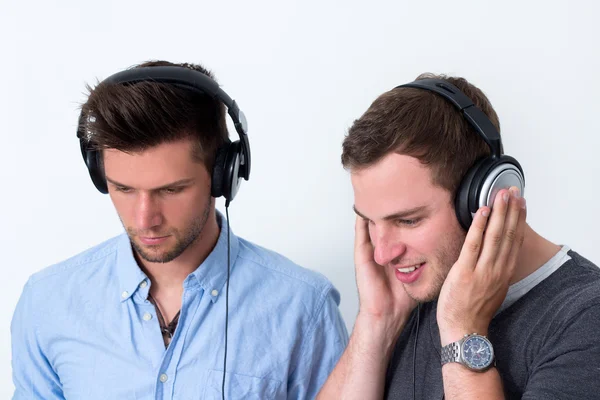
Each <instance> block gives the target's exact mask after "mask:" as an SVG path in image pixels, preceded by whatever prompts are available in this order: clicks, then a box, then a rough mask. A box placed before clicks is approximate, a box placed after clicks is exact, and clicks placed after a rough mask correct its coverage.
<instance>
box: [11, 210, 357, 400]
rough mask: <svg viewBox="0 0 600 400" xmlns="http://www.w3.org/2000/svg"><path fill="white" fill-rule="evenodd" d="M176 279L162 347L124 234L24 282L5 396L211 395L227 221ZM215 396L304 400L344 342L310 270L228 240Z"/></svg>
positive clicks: (334, 309)
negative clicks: (11, 387)
mask: <svg viewBox="0 0 600 400" xmlns="http://www.w3.org/2000/svg"><path fill="white" fill-rule="evenodd" d="M219 220H220V221H221V220H223V222H225V223H224V224H222V229H221V233H220V236H219V239H218V242H217V244H216V246H215V248H214V249H213V251H212V252H211V254H210V255H209V256H208V257H207V258H206V260H205V261H204V262H203V263H202V264H201V265H200V266H199V267H198V269H197V270H196V271H195V272H193V273H192V274H190V275H189V276H188V277H187V278H186V279H185V281H184V284H183V287H184V293H183V298H182V308H181V314H180V317H179V323H178V326H177V329H176V331H175V334H174V336H173V338H172V341H171V343H170V344H169V346H168V348H167V349H165V345H164V342H163V338H162V335H161V332H160V328H159V323H158V319H157V316H156V311H155V308H154V306H153V305H152V303H150V302H149V301H147V297H148V290H149V289H150V280H149V279H148V277H147V276H146V275H145V274H144V273H143V272H142V270H141V269H140V268H139V267H138V265H137V263H136V261H135V259H134V257H133V253H132V249H131V244H130V242H129V238H128V237H127V235H126V234H122V235H120V236H117V237H115V238H113V239H110V240H108V241H106V242H104V243H102V244H100V245H98V246H96V247H94V248H92V249H89V250H87V251H85V252H83V253H81V254H79V255H77V256H75V257H73V258H71V259H68V260H66V261H64V262H61V263H59V264H56V265H53V266H51V267H48V268H46V269H44V270H42V271H40V272H38V273H36V274H34V275H32V276H31V277H30V279H29V280H28V282H27V284H26V285H25V288H24V290H23V293H22V295H21V298H20V299H19V302H18V305H17V308H16V310H15V313H14V316H13V320H12V324H11V332H12V352H13V354H12V368H13V381H14V384H15V386H16V391H15V393H14V397H13V399H15V400H17V399H18V400H20V399H43V400H54V399H69V400H70V399H73V400H75V399H85V400H94V399H98V400H100V399H101V400H107V399H110V400H120V399H123V400H140V399H182V400H188V399H221V383H222V378H223V372H222V371H223V352H224V330H225V288H226V287H225V282H226V279H227V224H226V221H225V219H224V218H222V217H221V215H220V214H219ZM230 240H231V261H232V264H231V278H230V287H229V328H228V345H227V346H228V347H227V371H226V386H225V398H226V399H228V400H233V399H246V400H251V399H313V398H314V397H315V396H316V394H317V392H318V391H319V389H320V387H321V386H322V385H323V383H324V382H325V380H326V379H327V376H328V375H329V373H330V372H331V370H332V369H333V368H334V366H335V364H336V363H337V361H338V359H339V357H340V356H341V354H342V352H343V351H344V348H345V347H346V344H347V341H348V333H347V331H346V328H345V325H344V322H343V320H342V318H341V315H340V313H339V310H338V305H339V301H340V296H339V293H338V291H337V290H336V289H335V288H334V287H333V286H332V285H331V283H330V282H329V281H328V280H327V279H325V277H323V276H322V275H320V274H318V273H316V272H314V271H310V270H307V269H304V268H301V267H299V266H297V265H295V264H294V263H292V262H291V261H290V260H288V259H286V258H285V257H283V256H281V255H279V254H277V253H275V252H273V251H270V250H267V249H265V248H262V247H259V246H257V245H255V244H252V243H250V242H248V241H246V240H244V239H242V238H238V237H236V236H235V235H234V234H233V233H232V234H231V238H230Z"/></svg>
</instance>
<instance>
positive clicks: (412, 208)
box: [351, 153, 465, 302]
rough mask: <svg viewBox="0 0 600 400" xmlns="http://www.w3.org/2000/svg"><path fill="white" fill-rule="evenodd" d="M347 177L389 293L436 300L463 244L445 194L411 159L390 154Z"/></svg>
mask: <svg viewBox="0 0 600 400" xmlns="http://www.w3.org/2000/svg"><path fill="white" fill-rule="evenodd" d="M351 176H352V178H351V179H352V186H353V188H354V207H355V210H356V212H357V214H358V215H360V216H362V217H363V218H365V219H366V220H368V221H369V235H370V237H371V241H372V243H373V246H374V248H375V254H374V259H375V262H377V264H379V265H381V266H382V267H383V268H385V270H386V273H387V274H388V277H389V280H390V282H391V284H392V288H393V289H394V290H401V289H402V288H401V287H400V285H403V286H404V289H405V290H406V293H408V295H409V296H410V297H412V298H413V299H415V300H417V301H420V302H426V301H431V300H434V299H436V298H437V297H438V295H439V293H440V290H441V288H442V285H443V283H444V280H445V279H446V276H447V275H448V272H449V271H450V268H451V267H452V265H453V264H454V262H455V261H456V260H457V259H458V255H459V253H460V250H461V247H462V244H463V242H464V239H465V233H464V231H463V230H462V228H461V227H460V225H459V222H458V220H457V218H456V214H455V211H454V202H453V201H452V199H451V195H450V192H448V191H447V190H445V189H443V188H441V187H439V186H435V185H433V183H432V177H431V172H430V169H429V168H427V167H426V166H424V165H422V164H421V163H420V162H419V161H418V160H417V159H416V158H414V157H410V156H405V155H399V154H395V153H392V154H389V155H387V156H386V157H384V158H383V159H382V160H381V161H379V162H378V163H377V164H375V165H373V166H371V167H369V168H366V169H362V170H357V171H353V172H352V174H351Z"/></svg>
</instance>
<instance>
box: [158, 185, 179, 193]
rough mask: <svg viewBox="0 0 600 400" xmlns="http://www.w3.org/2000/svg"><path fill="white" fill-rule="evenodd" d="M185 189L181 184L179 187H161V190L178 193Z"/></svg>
mask: <svg viewBox="0 0 600 400" xmlns="http://www.w3.org/2000/svg"><path fill="white" fill-rule="evenodd" d="M183 189H184V187H182V186H179V187H169V188H164V189H161V191H162V192H163V193H166V194H177V193H180V192H181V191H183Z"/></svg>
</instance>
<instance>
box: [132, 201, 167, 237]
mask: <svg viewBox="0 0 600 400" xmlns="http://www.w3.org/2000/svg"><path fill="white" fill-rule="evenodd" d="M135 219H136V223H137V229H138V230H140V231H144V230H148V229H152V228H154V227H157V226H159V225H160V224H162V222H163V218H162V213H161V211H160V204H159V202H158V200H157V199H156V198H155V197H154V196H152V195H151V194H150V193H144V192H140V193H139V196H138V199H137V202H136V207H135Z"/></svg>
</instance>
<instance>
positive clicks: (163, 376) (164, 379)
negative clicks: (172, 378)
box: [158, 374, 169, 383]
mask: <svg viewBox="0 0 600 400" xmlns="http://www.w3.org/2000/svg"><path fill="white" fill-rule="evenodd" d="M158 379H160V381H161V382H162V383H165V382H166V381H167V379H169V377H168V376H167V374H160V378H158Z"/></svg>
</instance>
